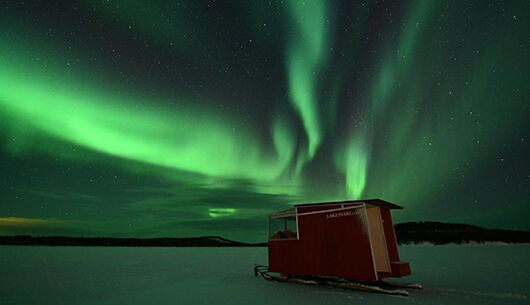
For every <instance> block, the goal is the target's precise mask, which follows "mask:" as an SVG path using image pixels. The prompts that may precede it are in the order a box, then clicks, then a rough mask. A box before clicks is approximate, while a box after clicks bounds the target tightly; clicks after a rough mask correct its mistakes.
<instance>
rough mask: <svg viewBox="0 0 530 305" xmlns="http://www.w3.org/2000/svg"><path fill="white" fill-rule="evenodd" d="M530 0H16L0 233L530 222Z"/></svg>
mask: <svg viewBox="0 0 530 305" xmlns="http://www.w3.org/2000/svg"><path fill="white" fill-rule="evenodd" d="M529 48H530V2H528V1H525V0H521V1H517V0H513V1H487V0H477V1H459V0H454V1H449V0H448V1H431V0H423V1H350V0H348V1H338V2H333V1H324V0H321V1H320V0H306V1H189V2H186V1H165V0H164V1H162V0H152V1H139V0H114V1H113V0H108V1H88V0H86V1H10V0H5V1H2V2H1V7H0V131H1V133H0V157H1V158H0V234H1V235H14V234H28V235H35V236H40V235H69V236H116V237H133V236H134V237H161V236H174V237H183V236H201V235H221V236H224V237H226V238H231V239H236V240H241V241H263V240H265V239H266V228H267V220H266V215H267V214H269V213H271V212H274V211H277V210H280V209H285V208H288V207H289V206H291V205H292V204H294V203H303V202H318V201H331V200H343V199H363V198H364V199H366V198H381V199H384V200H387V201H390V202H394V203H396V204H399V205H402V206H403V207H404V208H405V209H404V210H400V211H396V212H395V213H394V221H395V222H404V221H446V222H464V223H470V224H476V225H481V226H486V227H497V228H508V229H525V230H530V222H529V221H528V216H530V205H529V204H530V202H529V198H530V191H529V190H530V158H529V152H530V144H529V141H530V138H529V137H530V120H529V119H528V118H529V115H530V103H529V101H530V85H529V84H530V56H529V54H530V51H529Z"/></svg>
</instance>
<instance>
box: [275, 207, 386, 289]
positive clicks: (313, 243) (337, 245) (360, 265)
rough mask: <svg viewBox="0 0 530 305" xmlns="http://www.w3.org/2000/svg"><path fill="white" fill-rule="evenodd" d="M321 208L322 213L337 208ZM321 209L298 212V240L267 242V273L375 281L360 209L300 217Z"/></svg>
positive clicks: (366, 231)
mask: <svg viewBox="0 0 530 305" xmlns="http://www.w3.org/2000/svg"><path fill="white" fill-rule="evenodd" d="M338 207H340V205H337V206H325V209H326V210H328V209H333V208H338ZM315 210H322V207H299V208H298V213H299V216H298V235H299V240H270V241H269V269H270V270H271V271H273V272H280V273H286V274H297V275H317V276H337V277H341V278H348V279H359V280H365V281H375V280H377V278H376V275H375V270H374V263H373V260H372V254H371V249H370V243H369V237H368V228H367V227H366V221H365V215H364V211H363V208H356V209H347V210H341V212H345V211H350V212H351V215H343V216H338V217H332V216H333V215H332V214H333V213H336V212H322V213H315V214H309V215H300V213H303V212H307V211H315Z"/></svg>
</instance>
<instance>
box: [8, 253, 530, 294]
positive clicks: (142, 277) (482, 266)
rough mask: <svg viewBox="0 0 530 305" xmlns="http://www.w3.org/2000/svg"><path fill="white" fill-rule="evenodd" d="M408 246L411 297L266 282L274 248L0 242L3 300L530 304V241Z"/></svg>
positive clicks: (405, 259)
mask: <svg viewBox="0 0 530 305" xmlns="http://www.w3.org/2000/svg"><path fill="white" fill-rule="evenodd" d="M400 251H401V256H402V260H403V261H408V262H410V263H411V268H412V273H413V275H412V276H409V277H407V278H404V279H400V280H397V281H399V282H420V283H422V284H423V286H424V289H423V290H411V291H410V292H411V296H410V297H399V296H389V295H380V294H371V293H365V292H357V291H348V290H342V289H337V288H329V287H314V286H304V285H295V284H287V283H274V282H269V281H265V280H263V279H262V278H259V277H254V275H253V270H252V268H253V264H254V263H258V264H266V262H267V249H266V248H104V247H15V246H0V304H2V305H7V304H24V305H26V304H209V305H211V304H245V305H247V304H481V305H486V304H530V245H510V246H493V245H480V246H479V245H477V246H455V245H447V246H430V245H416V246H402V247H400Z"/></svg>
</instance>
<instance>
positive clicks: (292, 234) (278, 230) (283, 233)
mask: <svg viewBox="0 0 530 305" xmlns="http://www.w3.org/2000/svg"><path fill="white" fill-rule="evenodd" d="M297 231H298V230H297V225H296V216H295V215H292V216H283V217H275V216H271V217H270V218H269V239H271V240H280V239H298V232H297Z"/></svg>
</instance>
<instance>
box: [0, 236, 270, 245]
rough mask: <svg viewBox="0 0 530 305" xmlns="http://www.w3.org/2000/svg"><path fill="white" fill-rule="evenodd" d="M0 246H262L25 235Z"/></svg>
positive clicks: (1, 240)
mask: <svg viewBox="0 0 530 305" xmlns="http://www.w3.org/2000/svg"><path fill="white" fill-rule="evenodd" d="M0 245H19V246H95V247H98V246H100V247H253V246H262V245H259V244H258V245H255V244H247V243H241V242H237V241H232V240H228V239H226V238H222V237H219V236H203V237H188V238H171V237H168V238H113V237H64V236H42V237H32V236H25V235H18V236H0Z"/></svg>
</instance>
